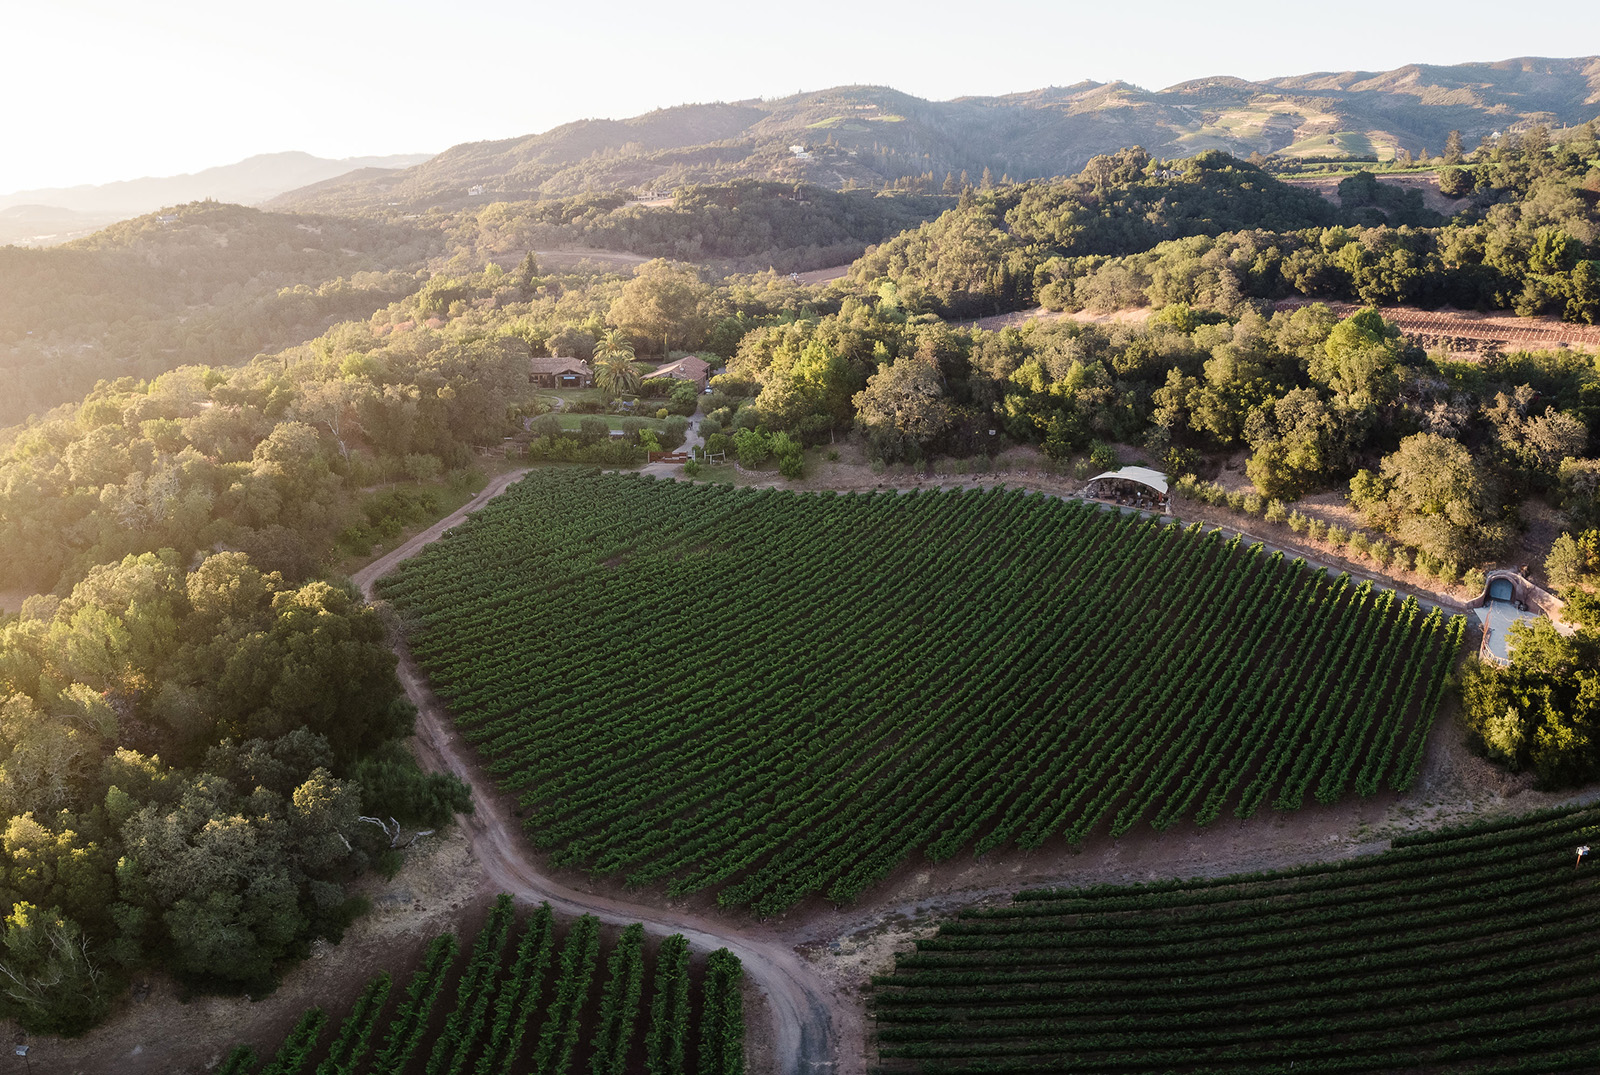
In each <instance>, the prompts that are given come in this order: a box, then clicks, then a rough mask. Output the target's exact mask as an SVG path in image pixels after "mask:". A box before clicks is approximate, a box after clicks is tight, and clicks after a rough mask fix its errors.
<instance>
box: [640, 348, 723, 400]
mask: <svg viewBox="0 0 1600 1075" xmlns="http://www.w3.org/2000/svg"><path fill="white" fill-rule="evenodd" d="M650 376H652V377H676V378H677V379H678V380H680V381H693V382H694V383H695V384H696V385H698V386H699V388H700V390H701V391H702V392H704V391H705V389H706V384H707V383H708V382H709V381H710V380H711V363H709V362H707V361H706V360H705V359H703V358H697V357H696V356H694V355H690V356H688V357H687V358H680V359H678V361H676V362H669V363H667V364H666V365H665V366H662V367H661V368H660V369H658V370H656V371H655V372H654V373H652V374H651V375H650Z"/></svg>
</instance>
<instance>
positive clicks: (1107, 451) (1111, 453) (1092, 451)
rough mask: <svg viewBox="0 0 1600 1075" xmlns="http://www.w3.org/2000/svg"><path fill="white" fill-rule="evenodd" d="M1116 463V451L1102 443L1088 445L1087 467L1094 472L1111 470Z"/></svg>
mask: <svg viewBox="0 0 1600 1075" xmlns="http://www.w3.org/2000/svg"><path fill="white" fill-rule="evenodd" d="M1117 463H1118V459H1117V450H1116V449H1115V448H1113V447H1111V445H1109V444H1106V443H1105V442H1104V441H1098V440H1097V441H1093V442H1091V443H1090V445H1089V465H1090V466H1091V467H1094V468H1095V469H1096V470H1112V469H1115V467H1116V465H1117Z"/></svg>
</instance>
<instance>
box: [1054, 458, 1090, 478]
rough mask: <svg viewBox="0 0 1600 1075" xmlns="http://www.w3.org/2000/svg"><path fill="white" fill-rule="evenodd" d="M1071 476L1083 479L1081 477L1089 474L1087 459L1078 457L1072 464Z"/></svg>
mask: <svg viewBox="0 0 1600 1075" xmlns="http://www.w3.org/2000/svg"><path fill="white" fill-rule="evenodd" d="M1052 462H1054V460H1052ZM1072 476H1073V477H1074V478H1076V479H1078V480H1079V481H1083V479H1085V478H1087V477H1088V476H1089V461H1088V460H1087V459H1080V460H1078V461H1077V462H1076V463H1074V464H1072Z"/></svg>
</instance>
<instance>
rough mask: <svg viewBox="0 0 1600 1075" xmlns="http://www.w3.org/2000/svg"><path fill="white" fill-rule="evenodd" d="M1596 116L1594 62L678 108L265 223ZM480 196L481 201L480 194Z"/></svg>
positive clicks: (820, 96) (486, 145)
mask: <svg viewBox="0 0 1600 1075" xmlns="http://www.w3.org/2000/svg"><path fill="white" fill-rule="evenodd" d="M1597 116H1600V57H1583V58H1576V59H1542V58H1521V59H1512V60H1504V61H1500V62H1497V63H1479V64H1461V65H1457V66H1452V67H1439V66H1426V65H1415V64H1413V65H1409V66H1406V67H1401V68H1398V69H1396V70H1393V71H1386V72H1370V71H1347V72H1342V73H1335V72H1319V73H1314V74H1307V75H1298V76H1293V77H1286V78H1277V79H1269V80H1266V81H1261V82H1249V81H1246V80H1243V79H1238V78H1227V77H1218V78H1208V79H1201V80H1196V81H1191V82H1185V83H1180V84H1179V85H1176V86H1170V87H1168V88H1166V89H1164V90H1159V91H1150V90H1145V89H1141V88H1139V87H1137V86H1134V85H1131V84H1128V83H1124V82H1110V83H1099V82H1081V83H1078V84H1076V85H1071V86H1065V87H1051V88H1047V89H1040V90H1034V91H1030V92H1027V93H1017V94H1009V95H1006V96H1001V97H963V98H957V99H955V100H951V101H927V100H923V99H921V98H918V97H914V96H911V95H910V94H906V93H901V92H898V91H896V90H893V89H889V88H885V87H877V86H844V87H838V88H834V89H828V90H822V91H819V92H815V93H802V94H798V95H795V96H792V97H785V98H781V99H776V100H770V101H767V100H755V101H742V102H734V103H713V104H690V105H680V106H677V107H674V108H664V109H659V110H657V111H654V112H650V113H647V114H645V115H642V116H635V117H633V118H631V119H623V120H609V119H590V120H581V121H578V122H575V123H568V124H565V125H563V126H560V127H556V128H554V129H553V130H550V131H546V132H544V133H543V134H536V135H529V136H526V137H521V138H509V139H503V140H500V141H492V142H473V143H467V144H463V145H458V146H454V147H452V148H451V149H448V150H446V151H445V152H444V153H441V154H439V155H438V156H436V157H434V158H432V159H431V160H428V161H426V162H424V163H422V164H418V165H416V166H414V167H411V168H405V169H400V170H395V171H384V172H378V173H371V172H368V173H361V174H353V175H349V176H345V177H343V178H338V179H331V180H325V181H323V182H320V183H317V184H315V185H314V186H311V187H307V188H304V189H301V190H296V191H291V192H289V193H287V194H284V195H282V196H281V197H279V198H277V199H275V200H274V201H273V202H272V203H271V204H272V205H273V206H274V207H275V208H296V209H315V210H323V211H328V210H332V211H338V210H350V209H360V208H368V207H374V206H378V205H388V204H397V205H400V206H407V207H412V208H419V207H424V206H428V205H437V204H446V205H450V204H467V203H470V202H471V201H473V200H483V199H492V200H499V199H507V198H526V197H531V196H536V195H562V194H573V193H578V192H581V191H584V190H614V189H640V190H658V189H672V188H675V187H678V186H681V185H683V184H685V183H697V182H714V181H720V180H726V179H731V178H738V177H753V178H763V179H777V180H784V181H789V180H793V181H796V182H808V183H814V184H817V185H820V186H828V187H834V188H842V187H847V186H851V185H861V186H869V187H877V186H883V185H885V184H892V183H893V182H895V181H896V180H898V179H902V178H904V177H909V176H924V175H927V174H929V173H931V174H932V175H933V176H934V178H935V180H936V181H938V182H942V180H943V178H944V176H945V175H946V173H950V174H953V175H956V176H959V174H960V173H961V172H963V171H965V172H967V173H968V174H969V176H970V178H972V179H973V180H976V179H977V178H978V176H979V175H980V174H981V172H982V170H983V169H984V168H988V169H990V170H991V171H992V172H993V173H994V174H995V175H996V176H1000V175H1002V174H1009V175H1011V176H1012V177H1013V178H1016V179H1023V178H1035V177H1042V176H1052V175H1061V174H1067V173H1072V172H1076V171H1077V170H1079V169H1080V168H1082V166H1083V165H1084V163H1085V162H1086V161H1087V160H1088V159H1089V158H1090V157H1092V156H1094V155H1095V154H1098V153H1106V152H1110V151H1113V150H1116V149H1119V148H1121V147H1123V146H1128V145H1135V144H1137V145H1142V146H1144V147H1145V148H1146V149H1148V150H1149V151H1150V152H1151V153H1152V154H1155V155H1157V156H1170V157H1178V156H1189V155H1192V154H1194V153H1196V152H1199V151H1201V150H1204V149H1222V150H1226V151H1228V152H1230V153H1233V154H1235V155H1238V156H1247V155H1249V154H1251V153H1254V152H1260V153H1264V154H1279V155H1284V156H1291V157H1328V156H1331V157H1363V156H1375V157H1378V158H1387V157H1392V156H1393V155H1394V154H1395V152H1396V150H1398V149H1404V150H1406V151H1408V152H1410V153H1413V154H1416V153H1418V152H1420V151H1423V150H1427V151H1429V152H1430V153H1438V152H1440V151H1441V150H1442V149H1443V147H1444V143H1445V137H1446V135H1447V134H1448V133H1449V132H1450V131H1451V130H1460V131H1461V132H1462V135H1463V137H1464V139H1465V140H1466V142H1467V144H1468V145H1469V146H1471V145H1474V144H1476V143H1477V142H1478V141H1479V140H1480V139H1482V138H1484V137H1486V136H1489V135H1491V134H1492V133H1494V132H1497V131H1504V130H1514V129H1517V128H1519V127H1527V126H1531V125H1533V124H1536V123H1545V124H1549V125H1553V126H1561V125H1576V124H1582V123H1586V122H1588V121H1589V120H1591V119H1594V118H1596V117H1597ZM480 188H481V189H480Z"/></svg>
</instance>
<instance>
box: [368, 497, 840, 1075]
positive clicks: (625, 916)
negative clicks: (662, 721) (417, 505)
mask: <svg viewBox="0 0 1600 1075" xmlns="http://www.w3.org/2000/svg"><path fill="white" fill-rule="evenodd" d="M525 473H527V471H526V470H517V471H513V472H511V473H509V474H502V475H500V476H499V477H497V478H495V479H494V480H493V481H492V482H490V483H489V485H488V486H486V487H485V488H484V490H483V491H482V492H480V493H479V494H478V495H477V496H475V497H473V499H472V500H471V501H470V502H469V503H468V504H467V505H466V506H464V507H462V508H461V509H460V510H459V511H457V512H455V513H453V514H451V515H449V516H447V517H445V518H444V519H441V520H439V521H438V522H437V523H435V524H434V525H433V526H431V527H429V528H428V529H427V530H424V531H423V532H422V533H420V534H418V535H417V536H416V537H414V538H412V539H411V540H410V541H407V542H406V543H405V544H403V545H401V546H400V547H399V548H397V549H395V550H394V551H393V552H391V553H389V554H388V555H386V556H384V557H382V558H381V559H379V560H376V561H374V562H373V563H371V564H370V565H368V566H367V567H365V568H363V569H362V570H360V571H358V572H357V573H356V574H355V576H354V577H353V581H354V582H355V584H356V585H357V586H358V587H360V589H361V592H362V594H364V595H365V596H366V597H367V599H368V600H371V599H372V597H373V586H374V584H375V583H376V582H377V580H378V579H380V578H382V577H383V576H384V575H386V574H388V573H389V572H390V571H392V570H394V568H395V566H396V565H397V564H399V563H400V562H402V561H404V560H406V559H409V558H410V557H412V556H415V555H416V554H417V552H418V551H419V550H420V549H422V548H423V546H425V545H427V544H429V543H430V542H433V541H437V540H438V539H439V538H440V537H441V536H442V535H443V534H444V532H445V531H446V530H448V529H450V528H451V527H452V526H455V525H456V524H458V523H460V522H461V521H462V520H464V519H465V518H466V517H467V515H468V514H469V513H471V512H473V511H477V510H478V509H479V508H481V507H483V506H484V505H485V504H487V503H488V502H489V501H490V500H492V499H493V498H494V497H496V496H499V495H500V494H501V493H502V492H504V491H505V489H506V488H507V487H508V486H510V485H511V484H512V483H513V482H515V481H517V480H518V479H519V478H521V477H522V476H523V475H524V474H525ZM399 653H400V667H399V674H400V681H401V683H402V684H404V685H405V689H406V694H407V696H409V697H410V699H411V701H412V702H413V703H414V704H415V705H416V707H417V745H418V748H419V749H418V753H419V756H420V758H421V760H422V762H423V764H424V765H425V766H427V767H429V768H433V769H436V770H442V771H446V772H451V773H454V774H455V775H457V776H459V777H461V778H462V779H463V780H465V781H467V782H468V783H469V784H471V785H472V787H473V806H474V810H475V812H474V813H473V814H472V816H470V817H465V818H462V819H461V824H462V827H463V829H464V830H465V832H466V833H467V836H468V838H469V842H470V844H471V848H472V852H473V855H474V857H475V858H476V859H477V861H478V863H479V864H480V865H481V866H482V867H483V869H484V872H485V873H486V874H488V877H489V879H490V881H491V882H492V883H493V884H494V885H495V886H496V888H497V889H498V890H499V891H502V892H509V893H511V894H512V895H513V896H514V897H516V898H517V899H519V900H524V901H529V902H537V901H540V900H546V901H548V902H549V903H550V906H551V907H553V908H555V909H556V910H558V911H561V912H564V913H567V914H592V915H594V916H595V917H597V918H599V919H600V920H601V921H604V922H612V923H617V924H626V923H631V922H642V923H644V927H645V929H646V930H649V931H650V932H652V933H658V934H671V933H682V934H683V935H684V936H685V937H686V938H687V939H688V940H689V942H690V944H692V945H695V946H696V947H699V948H701V949H704V950H708V951H709V950H713V949H716V948H724V947H725V948H727V949H729V950H730V951H732V952H733V953H734V955H736V956H738V957H739V960H740V962H741V963H742V964H743V965H744V972H745V974H746V975H747V976H748V978H749V979H750V980H751V981H752V982H754V983H755V984H756V986H757V987H758V988H759V989H760V990H761V992H762V993H763V995H764V997H765V999H766V1001H767V1007H768V1012H767V1016H768V1017H769V1018H770V1019H771V1028H770V1034H769V1035H768V1037H767V1039H766V1040H767V1041H769V1042H770V1044H771V1046H772V1055H773V1062H774V1070H775V1071H776V1072H777V1073H779V1075H804V1073H809V1072H835V1071H838V1072H846V1071H849V1072H854V1071H857V1070H860V1069H859V1068H858V1067H855V1066H850V1067H845V1066H841V1065H840V1063H839V1062H838V1057H839V1055H840V1048H839V1042H840V1036H841V1035H840V1029H841V1028H840V1027H838V1026H836V1016H837V1021H838V1022H842V1023H848V1024H852V1025H849V1026H848V1027H847V1028H845V1029H846V1031H847V1033H848V1034H849V1036H850V1038H851V1039H852V1040H856V1041H859V1040H860V1038H861V1031H862V1028H861V1026H860V1025H859V1023H860V1019H859V1016H856V1015H855V1014H854V1013H853V1011H852V1010H851V1008H850V1006H847V1005H845V1004H842V1003H840V1002H839V1000H838V999H837V998H836V996H835V995H834V992H833V991H832V990H830V988H829V987H828V986H827V984H826V983H824V982H823V980H822V979H821V978H820V977H819V976H818V975H817V974H816V972H815V971H814V970H813V969H812V968H811V966H810V965H809V964H807V963H806V962H805V961H804V960H802V959H801V958H800V957H799V956H798V955H796V953H795V950H794V948H793V947H792V945H790V944H788V943H785V942H783V941H780V940H776V939H773V938H772V937H762V936H759V935H757V934H756V933H755V932H754V931H751V930H739V929H735V928H734V927H731V926H729V925H728V924H727V923H723V922H717V921H713V920H711V919H706V918H701V917H698V916H695V915H690V914H677V913H673V912H671V911H662V910H661V909H659V908H655V907H649V906H644V905H641V904H633V903H628V902H625V901H622V900H617V899H611V898H607V897H603V896H597V895H592V894H590V893H584V892H579V891H576V890H575V889H572V888H569V887H567V886H566V885H563V884H561V883H560V882H559V881H557V880H555V879H554V878H551V877H549V876H547V875H545V874H544V873H542V872H540V869H539V866H538V865H537V864H536V863H535V862H534V860H533V859H532V857H531V856H530V855H529V854H528V850H527V845H526V843H525V842H524V841H523V838H522V835H521V833H520V831H519V829H520V826H518V825H517V824H516V823H515V822H514V821H513V820H512V819H511V818H509V817H508V816H507V814H506V809H505V807H504V804H503V803H502V801H501V800H500V798H499V797H498V796H497V794H496V792H495V790H494V789H493V788H492V787H490V786H487V785H486V783H485V781H484V778H483V775H482V774H481V773H480V772H478V771H477V768H476V766H475V765H473V764H472V762H471V760H470V759H469V758H468V757H467V755H466V754H465V753H463V751H461V750H460V749H458V747H457V741H456V738H455V736H454V734H453V732H452V730H451V726H450V722H449V719H448V718H447V717H446V715H445V713H444V709H443V706H442V705H441V704H440V703H439V700H438V699H437V698H435V697H434V695H433V692H432V691H431V690H429V688H428V684H427V679H426V677H425V676H424V675H423V674H422V672H421V671H420V669H418V668H417V667H416V665H415V663H414V662H413V661H412V659H411V654H410V653H409V652H408V651H407V650H406V649H405V648H404V647H401V648H400V650H399ZM759 1019H760V1016H756V1019H753V1020H752V1022H753V1023H754V1024H755V1025H756V1026H757V1027H759V1026H760V1023H759V1022H758V1021H757V1020H759ZM853 1051H854V1050H853Z"/></svg>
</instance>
